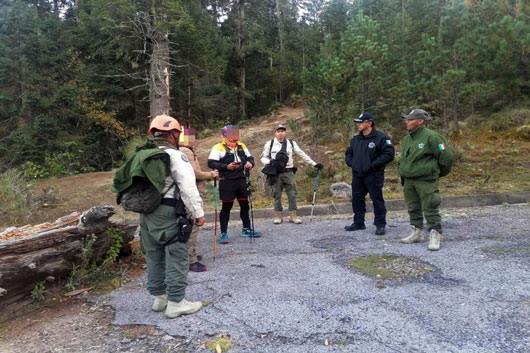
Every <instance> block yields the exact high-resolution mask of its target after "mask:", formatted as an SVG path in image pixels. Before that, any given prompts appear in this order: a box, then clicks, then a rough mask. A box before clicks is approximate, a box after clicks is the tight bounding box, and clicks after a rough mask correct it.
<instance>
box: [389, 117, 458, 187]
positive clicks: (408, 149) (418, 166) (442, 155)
mask: <svg viewBox="0 0 530 353" xmlns="http://www.w3.org/2000/svg"><path fill="white" fill-rule="evenodd" d="M452 165H453V152H452V151H451V149H450V148H449V145H448V144H447V141H446V140H445V139H444V138H443V137H442V136H441V135H440V134H438V133H437V132H435V131H432V130H430V129H427V128H426V127H424V126H421V127H419V128H418V129H416V130H414V131H412V132H410V133H409V134H408V135H407V136H405V138H404V139H403V141H402V142H401V156H400V159H399V166H398V172H399V175H400V176H401V177H402V178H410V179H416V180H436V179H438V178H440V177H443V176H444V175H447V174H449V172H450V171H451V166H452Z"/></svg>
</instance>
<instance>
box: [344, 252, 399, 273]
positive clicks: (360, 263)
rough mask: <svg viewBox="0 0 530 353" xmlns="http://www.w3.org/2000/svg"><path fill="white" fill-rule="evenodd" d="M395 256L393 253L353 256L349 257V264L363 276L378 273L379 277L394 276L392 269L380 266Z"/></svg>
mask: <svg viewBox="0 0 530 353" xmlns="http://www.w3.org/2000/svg"><path fill="white" fill-rule="evenodd" d="M395 258H396V256H393V255H370V256H365V257H354V258H351V259H350V265H351V267H353V268H355V269H356V270H358V271H359V272H361V273H362V274H363V275H364V276H368V277H376V276H377V275H379V276H381V278H396V276H395V274H394V273H393V272H392V271H390V270H387V269H384V268H381V266H382V265H383V264H384V263H386V262H388V261H391V260H393V259H395Z"/></svg>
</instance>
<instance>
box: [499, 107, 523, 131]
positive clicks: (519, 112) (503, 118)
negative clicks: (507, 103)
mask: <svg viewBox="0 0 530 353" xmlns="http://www.w3.org/2000/svg"><path fill="white" fill-rule="evenodd" d="M527 124H530V108H513V109H509V110H503V111H501V112H499V113H495V114H492V116H491V119H490V125H491V128H492V129H493V130H502V129H505V128H507V127H517V126H521V125H527Z"/></svg>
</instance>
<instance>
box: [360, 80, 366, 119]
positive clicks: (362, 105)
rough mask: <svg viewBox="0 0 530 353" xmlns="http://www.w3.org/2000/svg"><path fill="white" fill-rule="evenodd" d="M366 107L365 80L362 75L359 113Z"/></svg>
mask: <svg viewBox="0 0 530 353" xmlns="http://www.w3.org/2000/svg"><path fill="white" fill-rule="evenodd" d="M365 105H366V79H365V77H364V74H363V75H362V76H361V112H364V107H365Z"/></svg>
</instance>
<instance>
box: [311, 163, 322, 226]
mask: <svg viewBox="0 0 530 353" xmlns="http://www.w3.org/2000/svg"><path fill="white" fill-rule="evenodd" d="M319 177H320V170H317V175H316V176H315V186H313V202H312V203H311V216H310V217H309V222H311V221H312V220H313V210H314V209H315V198H316V196H317V189H318V178H319Z"/></svg>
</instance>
